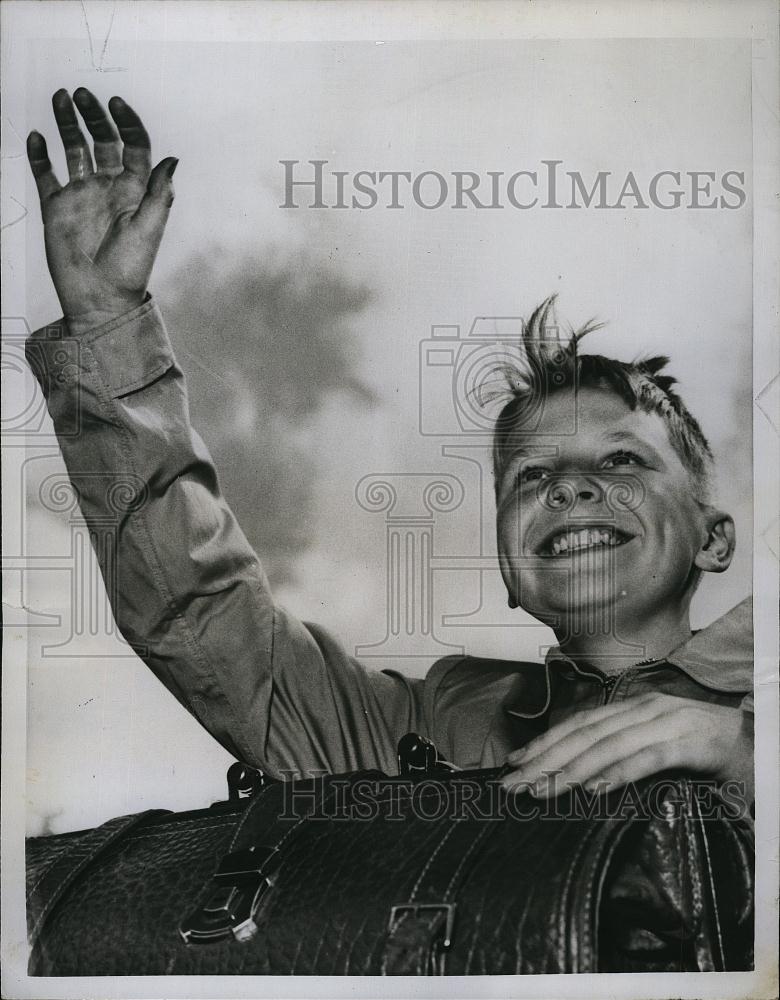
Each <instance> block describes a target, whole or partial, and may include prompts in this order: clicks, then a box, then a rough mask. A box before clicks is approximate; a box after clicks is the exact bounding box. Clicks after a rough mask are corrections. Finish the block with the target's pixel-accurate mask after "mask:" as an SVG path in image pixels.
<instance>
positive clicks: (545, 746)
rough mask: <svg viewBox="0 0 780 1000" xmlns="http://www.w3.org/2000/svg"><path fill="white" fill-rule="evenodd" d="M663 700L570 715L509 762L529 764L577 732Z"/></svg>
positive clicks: (647, 699)
mask: <svg viewBox="0 0 780 1000" xmlns="http://www.w3.org/2000/svg"><path fill="white" fill-rule="evenodd" d="M660 698H663V695H657V694H649V695H644V696H642V697H641V698H631V699H628V700H627V701H621V702H616V703H614V704H611V705H599V707H598V708H593V709H587V710H586V711H583V712H575V713H574V714H573V715H570V716H569V718H568V719H564V720H563V722H559V723H558V724H557V725H555V726H552V727H551V728H550V729H548V730H547V732H546V733H543V734H542V735H541V736H537V738H536V739H535V740H531V742H530V743H527V744H526V745H525V746H524V747H521V748H520V749H519V750H514V751H512V753H510V754H509V756H508V757H507V760H508V761H509V763H510V764H516V765H518V766H520V765H522V764H526V765H527V764H529V763H530V762H531V761H532V760H534V759H535V758H537V757H540V756H541V755H542V754H543V753H546V752H547V751H548V750H549V749H550V748H551V747H553V746H555V745H556V744H558V743H560V742H561V741H562V740H563V739H565V738H566V737H567V736H569V735H570V734H571V733H574V732H577V731H579V730H581V729H585V728H587V727H588V726H592V725H594V724H598V723H600V722H602V721H605V720H607V719H612V718H615V717H617V716H621V715H625V714H626V713H629V712H634V711H636V710H637V709H638V708H639V707H640V706H641V707H644V706H646V705H647V704H648V703H652V702H654V701H657V700H658V699H660ZM658 711H659V712H660V711H663V706H662V705H661V706H659V707H658Z"/></svg>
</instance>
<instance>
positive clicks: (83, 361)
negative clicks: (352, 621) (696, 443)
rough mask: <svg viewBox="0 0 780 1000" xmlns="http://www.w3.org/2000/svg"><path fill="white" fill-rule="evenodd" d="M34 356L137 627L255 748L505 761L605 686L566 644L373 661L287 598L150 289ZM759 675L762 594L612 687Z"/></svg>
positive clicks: (340, 766) (718, 695)
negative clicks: (266, 568)
mask: <svg viewBox="0 0 780 1000" xmlns="http://www.w3.org/2000/svg"><path fill="white" fill-rule="evenodd" d="M28 358H29V360H30V363H31V366H32V367H33V370H34V371H35V373H36V376H37V377H38V379H39V381H40V383H41V385H42V387H43V390H44V393H45V395H46V399H47V404H48V407H49V412H50V413H51V416H52V418H53V420H54V426H55V429H56V431H57V434H58V437H59V440H60V445H61V448H62V453H63V456H64V458H65V462H66V464H67V467H68V472H69V475H70V477H71V480H72V482H73V484H74V486H75V488H76V490H77V491H78V494H79V498H80V504H81V509H82V512H83V514H84V517H85V519H86V521H87V524H88V525H89V526H90V527H91V528H94V529H95V530H96V531H100V533H101V536H102V537H103V538H105V537H106V535H107V534H108V536H109V537H111V538H112V539H113V540H114V542H113V543H112V544H108V545H105V544H104V545H101V546H98V547H97V556H98V559H99V561H100V566H101V570H102V572H103V576H104V579H105V581H106V585H107V588H108V591H109V597H110V600H111V604H112V607H113V610H114V615H115V617H116V621H117V624H118V626H119V628H120V630H121V632H122V634H123V635H124V636H125V638H126V639H127V640H128V642H130V643H131V644H132V645H133V646H134V647H135V648H136V650H137V652H138V654H139V655H140V656H141V658H142V659H143V660H144V662H145V663H146V664H147V665H148V666H149V667H150V669H151V670H152V671H154V673H155V674H156V676H157V677H159V679H160V680H161V681H162V682H163V684H165V686H166V687H167V688H168V689H169V690H170V691H171V692H172V693H173V694H174V695H175V696H176V698H178V699H179V701H180V702H181V703H182V704H183V705H184V706H185V707H186V708H187V709H188V710H189V711H190V712H192V713H193V715H195V716H196V717H197V718H198V719H199V720H200V722H201V723H202V724H203V725H204V726H205V727H206V729H207V730H208V731H209V732H210V733H211V734H212V735H213V736H214V737H215V738H216V739H218V740H219V741H220V743H222V744H223V745H224V746H225V747H226V748H227V749H228V750H229V751H230V752H231V753H233V754H235V756H236V757H238V758H239V759H241V760H243V761H246V762H247V763H250V764H253V765H255V766H257V767H260V768H262V769H263V770H265V771H267V772H269V773H271V774H273V775H281V774H285V775H287V776H290V772H293V773H294V772H298V773H304V772H312V771H322V770H325V771H329V772H343V771H351V770H357V769H362V768H379V769H381V770H383V771H387V772H389V773H394V772H395V770H396V745H397V742H398V739H399V738H400V737H401V736H402V735H403V734H404V733H407V732H409V731H416V732H418V733H420V734H421V735H425V736H428V737H429V738H431V739H432V740H433V741H434V742H435V743H436V745H437V747H438V749H439V751H440V753H441V754H442V755H443V756H445V757H447V758H448V759H449V760H451V761H452V762H454V763H455V764H457V765H458V766H460V767H490V766H494V765H497V764H501V763H503V761H504V758H505V757H506V755H507V753H508V752H509V751H510V750H512V749H515V748H516V747H518V746H519V745H521V744H522V743H523V742H525V741H527V740H528V739H530V738H531V737H532V736H533V735H535V733H537V732H538V731H540V730H541V729H544V728H546V727H547V726H548V725H549V724H550V722H551V721H556V720H557V719H558V718H562V717H563V716H564V715H566V714H568V713H570V712H572V711H575V710H578V709H582V708H586V707H591V706H593V705H596V704H599V703H601V702H602V701H603V700H604V699H605V695H606V691H607V689H606V688H605V685H604V675H602V674H600V673H599V672H598V671H590V672H589V671H584V670H581V669H580V670H578V669H577V668H576V667H575V666H574V665H573V664H571V663H570V662H569V661H567V660H566V659H565V657H563V656H562V655H561V654H560V652H558V651H556V650H553V651H552V652H551V653H550V655H548V657H547V661H546V662H545V663H543V664H542V663H538V664H537V663H517V662H510V661H498V660H485V659H477V658H473V657H464V656H455V657H447V658H446V659H443V660H440V661H438V662H437V663H435V664H434V665H433V667H432V668H431V670H430V671H429V673H428V675H427V677H425V678H424V679H422V678H420V679H410V678H407V677H405V676H403V675H402V674H400V673H396V672H394V671H381V672H379V671H371V670H367V669H366V668H364V667H363V666H362V665H361V664H360V663H359V662H358V661H357V660H355V659H354V658H353V657H351V656H349V655H348V654H347V653H346V651H345V650H344V649H342V648H341V646H340V645H339V644H338V643H337V642H336V641H335V640H334V639H333V638H332V637H331V636H329V635H328V633H327V632H325V631H324V630H322V629H321V628H319V627H317V626H314V625H305V624H303V623H301V622H299V621H297V620H296V619H295V618H294V617H293V616H291V615H290V614H288V613H287V612H286V611H284V610H283V609H282V608H280V607H277V606H276V605H275V604H274V601H273V598H272V596H271V593H270V591H269V588H268V584H267V581H266V578H265V575H264V573H263V569H262V567H261V565H260V561H259V559H258V557H257V555H256V554H255V553H254V551H253V550H252V548H251V546H250V545H249V543H248V542H247V540H246V538H245V536H244V534H243V533H242V531H241V529H240V528H239V526H238V524H237V523H236V521H235V518H234V517H233V514H232V513H231V511H230V509H229V507H228V505H227V503H226V502H225V500H224V498H223V496H222V494H221V492H220V489H219V485H218V482H217V476H216V473H215V470H214V465H213V463H212V460H211V457H210V455H209V453H208V451H207V449H206V446H205V445H204V443H203V441H202V440H201V439H200V437H199V436H198V435H197V433H196V432H195V431H194V430H193V429H192V427H191V425H190V420H189V413H188V406H187V394H186V389H185V384H184V378H183V376H182V373H181V370H180V369H179V368H178V366H177V364H176V361H175V358H174V355H173V351H172V349H171V345H170V341H169V339H168V336H167V334H166V331H165V327H164V325H163V322H162V318H161V316H160V314H159V312H158V310H157V308H156V306H155V305H154V303H153V302H152V300H151V299H148V300H147V302H146V303H145V304H144V305H142V306H140V307H139V308H137V309H135V310H133V311H132V312H129V313H127V314H126V315H124V316H122V317H120V318H118V319H116V320H114V321H112V322H111V323H108V324H106V325H105V326H103V327H100V328H99V329H96V330H93V331H91V332H89V333H87V334H85V335H82V336H81V337H79V338H78V339H76V338H73V337H71V336H70V334H69V332H68V330H67V327H66V326H65V323H64V321H61V322H60V323H57V324H54V325H52V326H50V327H46V328H44V329H42V330H38V331H37V332H36V333H35V334H33V336H32V337H31V338H30V340H29V341H28ZM107 525H108V526H110V527H111V531H109V532H108V533H107V532H106V530H105V529H106V526H107ZM752 678H753V661H752V629H751V622H750V608H749V604H748V603H747V602H745V603H744V604H742V605H740V606H739V607H738V608H736V609H735V610H734V611H733V612H731V614H730V615H728V616H726V617H725V618H723V619H721V620H720V621H719V622H716V623H715V624H714V625H712V626H710V628H708V629H705V630H703V631H702V632H699V633H697V634H696V635H695V636H694V637H693V638H692V639H691V640H690V641H689V642H687V643H685V644H684V645H683V646H681V647H680V648H679V649H677V650H675V651H674V652H673V653H672V654H670V655H669V657H668V658H667V660H666V661H663V662H661V663H654V664H650V665H648V666H645V667H636V668H631V669H629V670H628V671H627V672H625V673H624V674H623V675H622V676H621V678H620V680H619V682H618V683H617V684H616V685H615V687H614V688H613V689H612V690H611V691H610V692H609V698H610V700H617V699H621V698H627V697H631V696H633V695H635V694H637V693H641V692H642V691H647V690H648V689H650V688H652V689H654V690H663V691H667V692H670V693H674V694H678V695H681V696H685V697H692V698H698V699H703V700H712V701H719V702H722V703H724V704H733V705H739V704H740V703H742V704H743V706H744V707H746V708H749V707H750V704H751V701H750V692H751V690H752Z"/></svg>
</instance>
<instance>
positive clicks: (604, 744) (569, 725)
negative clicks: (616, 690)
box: [502, 694, 753, 797]
mask: <svg viewBox="0 0 780 1000" xmlns="http://www.w3.org/2000/svg"><path fill="white" fill-rule="evenodd" d="M507 764H508V765H509V766H510V767H511V768H512V771H511V772H509V773H508V774H506V775H505V776H504V778H503V779H502V780H503V784H504V787H505V788H507V790H510V791H513V790H514V791H520V790H524V791H530V792H531V793H532V794H536V795H537V796H539V797H550V796H551V795H557V794H560V793H561V792H564V791H566V789H567V785H574V784H578V785H584V786H585V787H586V788H589V789H591V790H594V791H595V790H596V788H597V786H600V787H601V788H603V787H604V786H605V785H606V787H608V788H609V787H612V788H615V787H618V786H620V785H625V784H626V783H627V782H629V781H638V780H639V779H641V778H645V777H647V776H648V775H651V774H656V773H657V772H659V771H665V770H667V769H670V768H682V769H688V770H691V771H695V772H699V773H703V774H706V775H707V776H709V777H713V778H715V779H717V780H720V781H725V780H727V779H735V780H738V781H742V782H744V783H745V787H746V792H747V794H748V796H749V797H752V794H753V791H752V790H753V733H752V716H751V715H750V714H749V713H747V712H743V711H742V709H740V708H729V707H728V706H724V705H715V704H710V703H708V702H701V701H693V700H692V699H690V698H677V697H675V696H673V695H668V694H647V695H643V696H642V697H639V698H632V699H629V700H627V701H624V702H619V703H615V704H611V705H602V706H600V707H599V708H593V709H588V710H587V711H583V712H578V713H576V714H575V715H572V716H571V717H570V718H568V719H566V720H564V721H563V722H560V723H559V724H558V725H556V726H553V727H552V728H551V729H549V730H548V731H547V732H546V733H544V734H543V735H542V736H539V737H537V738H536V739H535V740H532V741H531V742H530V743H528V744H527V745H526V746H525V747H523V748H522V749H520V750H516V751H514V752H513V753H511V754H509V756H508V758H507ZM555 772H560V773H559V774H558V777H557V780H556V781H554V782H552V781H549V780H548V778H547V775H548V774H553V773H555ZM529 785H530V786H531V787H530V788H529V787H528V786H529Z"/></svg>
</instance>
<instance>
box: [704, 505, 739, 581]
mask: <svg viewBox="0 0 780 1000" xmlns="http://www.w3.org/2000/svg"><path fill="white" fill-rule="evenodd" d="M705 526H706V529H707V537H706V539H705V541H704V544H703V545H702V547H701V548H700V549H699V551H698V552H697V553H696V558H695V559H694V560H693V561H694V565H695V566H697V567H698V568H699V569H701V570H704V572H705V573H722V572H723V571H724V570H726V569H728V568H729V566H730V565H731V559H732V557H733V555H734V546H735V545H736V541H737V536H736V532H735V530H734V521H733V519H732V517H731V515H730V514H726V513H724V512H723V511H722V510H715V509H714V508H713V507H709V508H707V509H706V510H705Z"/></svg>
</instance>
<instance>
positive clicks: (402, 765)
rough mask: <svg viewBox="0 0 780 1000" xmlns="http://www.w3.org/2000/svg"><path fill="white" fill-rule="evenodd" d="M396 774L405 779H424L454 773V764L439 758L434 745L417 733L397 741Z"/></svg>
mask: <svg viewBox="0 0 780 1000" xmlns="http://www.w3.org/2000/svg"><path fill="white" fill-rule="evenodd" d="M397 754H398V773H399V774H400V775H401V776H402V777H405V778H416V777H425V776H429V775H433V774H437V773H439V774H441V773H446V772H449V771H456V770H457V768H456V767H455V765H454V764H450V762H449V761H448V760H444V758H443V757H440V756H439V753H438V751H437V749H436V747H435V745H434V744H433V743H432V742H431V741H430V740H428V739H426V738H425V737H424V736H419V735H418V734H417V733H407V734H406V735H405V736H402V737H401V739H400V740H399V741H398V751H397Z"/></svg>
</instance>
